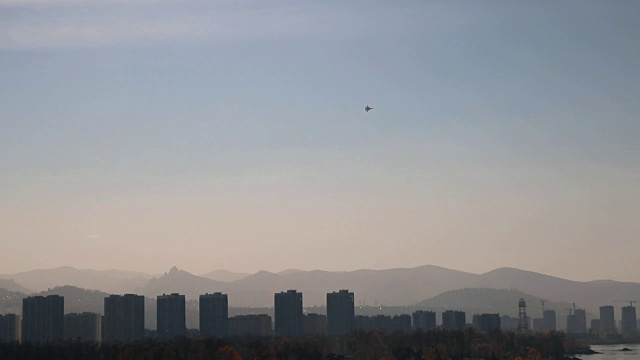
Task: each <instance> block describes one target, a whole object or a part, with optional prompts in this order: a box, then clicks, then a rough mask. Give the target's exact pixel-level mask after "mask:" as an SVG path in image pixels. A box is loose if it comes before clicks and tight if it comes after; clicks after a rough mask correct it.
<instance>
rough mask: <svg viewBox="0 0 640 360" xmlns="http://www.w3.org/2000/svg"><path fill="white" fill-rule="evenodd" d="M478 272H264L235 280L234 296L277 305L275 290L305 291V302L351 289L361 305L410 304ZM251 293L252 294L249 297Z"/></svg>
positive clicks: (427, 268)
mask: <svg viewBox="0 0 640 360" xmlns="http://www.w3.org/2000/svg"><path fill="white" fill-rule="evenodd" d="M477 276H478V275H476V274H470V273H465V272H462V271H457V270H450V269H445V268H441V267H437V266H431V265H427V266H421V267H417V268H410V269H389V270H356V271H348V272H330V271H321V270H314V271H293V272H286V273H284V274H282V275H280V274H273V273H269V272H266V271H261V272H259V273H256V274H254V275H251V276H248V277H246V278H244V279H242V280H238V281H235V282H233V283H231V286H232V287H231V288H230V290H229V291H230V294H229V295H230V296H231V295H232V294H234V293H235V294H237V295H238V296H239V297H241V299H240V300H232V299H231V297H230V299H229V302H230V303H231V302H233V303H234V304H237V305H238V306H273V294H274V293H275V292H280V291H286V290H288V289H296V290H298V291H301V292H303V297H304V305H305V306H316V305H324V304H325V303H326V294H327V293H328V292H332V291H338V290H341V289H348V290H351V291H353V292H354V293H355V299H356V303H357V304H369V305H374V304H386V305H410V304H414V303H416V302H417V301H420V300H424V299H426V298H430V297H432V296H435V295H437V294H439V293H441V292H442V291H446V290H451V289H456V288H460V287H463V286H464V285H466V284H468V283H470V282H471V280H472V279H473V278H475V277H477ZM249 295H250V296H249Z"/></svg>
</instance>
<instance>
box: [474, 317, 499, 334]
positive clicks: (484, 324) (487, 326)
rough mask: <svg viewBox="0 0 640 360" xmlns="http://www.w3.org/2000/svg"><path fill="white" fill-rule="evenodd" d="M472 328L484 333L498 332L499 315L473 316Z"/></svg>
mask: <svg viewBox="0 0 640 360" xmlns="http://www.w3.org/2000/svg"><path fill="white" fill-rule="evenodd" d="M473 327H474V328H475V329H477V330H479V331H482V332H485V333H490V332H492V331H496V330H500V314H475V315H473Z"/></svg>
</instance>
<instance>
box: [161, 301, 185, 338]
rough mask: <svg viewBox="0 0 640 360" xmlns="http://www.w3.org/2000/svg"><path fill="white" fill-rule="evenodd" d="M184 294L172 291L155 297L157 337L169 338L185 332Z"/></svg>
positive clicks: (183, 334) (180, 335)
mask: <svg viewBox="0 0 640 360" xmlns="http://www.w3.org/2000/svg"><path fill="white" fill-rule="evenodd" d="M185 310H186V309H185V300H184V295H180V294H177V293H173V294H171V295H166V294H163V295H159V296H158V297H157V320H158V337H159V338H162V339H171V338H176V337H184V336H186V334H187V326H186V312H185Z"/></svg>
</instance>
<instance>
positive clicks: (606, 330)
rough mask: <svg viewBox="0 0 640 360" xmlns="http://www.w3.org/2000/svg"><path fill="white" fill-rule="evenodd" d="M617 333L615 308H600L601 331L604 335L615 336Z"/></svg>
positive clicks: (608, 306)
mask: <svg viewBox="0 0 640 360" xmlns="http://www.w3.org/2000/svg"><path fill="white" fill-rule="evenodd" d="M615 332H616V318H615V313H614V307H613V306H611V305H607V306H600V331H599V333H602V334H613V333H615Z"/></svg>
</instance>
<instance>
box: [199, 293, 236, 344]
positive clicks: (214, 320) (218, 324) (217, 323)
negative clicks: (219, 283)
mask: <svg viewBox="0 0 640 360" xmlns="http://www.w3.org/2000/svg"><path fill="white" fill-rule="evenodd" d="M200 335H202V336H213V337H217V338H225V337H227V336H229V300H228V298H227V294H222V293H219V292H216V293H213V294H205V295H200Z"/></svg>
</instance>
